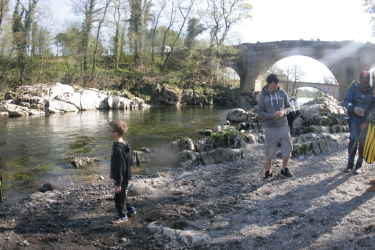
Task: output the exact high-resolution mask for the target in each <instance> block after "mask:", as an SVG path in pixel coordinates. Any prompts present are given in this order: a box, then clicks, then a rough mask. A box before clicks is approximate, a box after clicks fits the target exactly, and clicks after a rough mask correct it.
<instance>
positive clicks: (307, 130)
mask: <svg viewBox="0 0 375 250" xmlns="http://www.w3.org/2000/svg"><path fill="white" fill-rule="evenodd" d="M303 133H304V134H308V133H314V129H313V128H312V127H307V128H305V129H304V130H303Z"/></svg>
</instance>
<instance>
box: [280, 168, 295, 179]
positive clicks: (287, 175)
mask: <svg viewBox="0 0 375 250" xmlns="http://www.w3.org/2000/svg"><path fill="white" fill-rule="evenodd" d="M280 174H281V175H282V176H285V177H293V175H292V174H291V173H290V172H289V168H286V169H285V170H281V171H280Z"/></svg>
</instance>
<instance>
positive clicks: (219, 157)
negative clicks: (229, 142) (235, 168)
mask: <svg viewBox="0 0 375 250" xmlns="http://www.w3.org/2000/svg"><path fill="white" fill-rule="evenodd" d="M243 155H244V150H243V149H242V148H241V149H231V148H217V149H215V150H212V151H209V152H203V153H201V154H200V157H201V162H202V163H203V164H204V165H209V164H216V163H223V162H228V161H237V160H240V159H242V158H243Z"/></svg>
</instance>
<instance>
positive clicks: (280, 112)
mask: <svg viewBox="0 0 375 250" xmlns="http://www.w3.org/2000/svg"><path fill="white" fill-rule="evenodd" d="M284 115H285V112H284V111H276V112H275V118H280V117H283V116H284Z"/></svg>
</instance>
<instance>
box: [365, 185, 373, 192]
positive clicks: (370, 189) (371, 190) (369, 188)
mask: <svg viewBox="0 0 375 250" xmlns="http://www.w3.org/2000/svg"><path fill="white" fill-rule="evenodd" d="M366 191H367V192H375V185H374V184H373V185H371V186H369V187H368V188H367V189H366Z"/></svg>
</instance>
